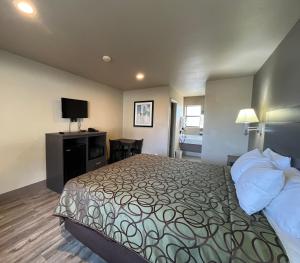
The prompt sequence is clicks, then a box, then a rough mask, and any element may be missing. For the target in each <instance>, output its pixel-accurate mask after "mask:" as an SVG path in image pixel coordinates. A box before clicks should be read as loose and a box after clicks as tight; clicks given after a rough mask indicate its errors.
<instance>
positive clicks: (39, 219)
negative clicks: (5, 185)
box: [0, 182, 105, 263]
mask: <svg viewBox="0 0 300 263" xmlns="http://www.w3.org/2000/svg"><path fill="white" fill-rule="evenodd" d="M58 198H59V195H58V194H57V193H55V192H53V191H51V190H49V189H47V188H46V186H45V183H44V182H41V183H37V184H34V185H32V186H30V187H26V188H23V189H20V190H15V191H12V192H10V193H7V194H3V195H0V262H9V263H14V262H24V263H26V262H30V263H35V262H36V263H44V262H47V263H48V262H53V263H59V262H70V263H79V262H82V263H84V262H88V263H105V261H104V260H103V259H101V258H100V257H99V256H98V255H96V254H94V253H93V252H92V251H91V250H90V249H89V248H87V247H85V246H84V245H83V244H81V243H80V242H79V241H77V240H76V239H75V238H73V236H72V235H71V234H69V233H68V232H67V231H66V230H65V229H64V227H63V226H61V225H60V224H59V219H58V218H57V217H54V216H53V215H52V213H53V210H54V207H55V205H56V204H57V202H58Z"/></svg>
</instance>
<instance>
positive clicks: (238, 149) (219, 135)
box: [202, 76, 253, 164]
mask: <svg viewBox="0 0 300 263" xmlns="http://www.w3.org/2000/svg"><path fill="white" fill-rule="evenodd" d="M252 87H253V77H252V76H251V77H244V78H232V79H224V80H215V81H208V82H207V84H206V94H205V116H204V134H203V149H202V151H203V152H202V157H203V159H204V160H206V161H209V162H212V163H217V164H225V163H226V161H227V155H228V154H233V155H239V154H242V153H244V152H246V151H247V149H248V136H245V135H244V134H243V131H244V128H243V125H240V124H235V119H236V117H237V114H238V112H239V110H240V109H242V108H248V107H251V96H252Z"/></svg>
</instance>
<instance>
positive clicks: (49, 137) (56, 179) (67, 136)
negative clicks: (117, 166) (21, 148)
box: [46, 132, 107, 193]
mask: <svg viewBox="0 0 300 263" xmlns="http://www.w3.org/2000/svg"><path fill="white" fill-rule="evenodd" d="M106 163H107V161H106V132H71V133H68V132H67V133H64V134H60V133H47V134H46V170H47V180H46V181H47V187H48V188H50V189H51V190H53V191H55V192H58V193H61V192H62V190H63V187H64V185H65V183H66V182H67V181H68V180H70V179H72V178H74V177H76V176H79V175H81V174H84V173H86V172H89V171H92V170H95V169H97V168H100V167H101V166H103V165H106Z"/></svg>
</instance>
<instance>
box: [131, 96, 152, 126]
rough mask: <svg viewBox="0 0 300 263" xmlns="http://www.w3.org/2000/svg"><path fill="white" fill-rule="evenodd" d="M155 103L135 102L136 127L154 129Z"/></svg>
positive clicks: (134, 123) (150, 101)
mask: <svg viewBox="0 0 300 263" xmlns="http://www.w3.org/2000/svg"><path fill="white" fill-rule="evenodd" d="M153 110H154V101H153V100H149V101H135V102H134V116H133V126H134V127H150V128H152V127H153Z"/></svg>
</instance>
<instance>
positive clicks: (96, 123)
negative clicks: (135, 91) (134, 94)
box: [0, 51, 123, 193]
mask: <svg viewBox="0 0 300 263" xmlns="http://www.w3.org/2000/svg"><path fill="white" fill-rule="evenodd" d="M0 94H1V103H0V125H1V136H0V193H3V192H7V191H10V190H13V189H16V188H19V187H23V186H25V185H29V184H32V183H35V182H38V181H41V180H44V179H45V178H46V167H45V133H48V132H57V131H66V130H67V129H68V121H67V120H63V119H61V117H60V115H61V113H60V98H61V97H69V98H74V99H83V100H88V101H89V115H90V117H89V118H88V119H85V120H84V122H83V126H82V128H88V127H96V128H98V129H100V130H103V131H107V132H108V136H109V137H112V138H116V137H120V136H121V134H122V109H123V108H122V107H123V106H122V103H123V100H122V91H120V90H117V89H113V88H110V87H108V86H105V85H101V84H99V83H96V82H93V81H89V80H87V79H84V78H81V77H78V76H76V75H73V74H69V73H67V72H64V71H61V70H58V69H55V68H52V67H49V66H46V65H43V64H40V63H37V62H34V61H32V60H29V59H25V58H22V57H19V56H16V55H12V54H10V53H7V52H4V51H0ZM74 129H75V127H74Z"/></svg>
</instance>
